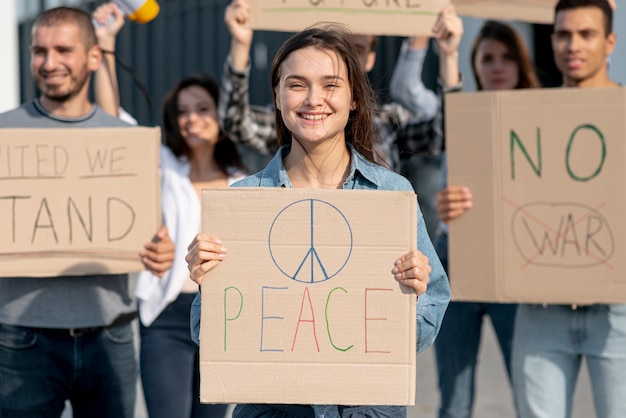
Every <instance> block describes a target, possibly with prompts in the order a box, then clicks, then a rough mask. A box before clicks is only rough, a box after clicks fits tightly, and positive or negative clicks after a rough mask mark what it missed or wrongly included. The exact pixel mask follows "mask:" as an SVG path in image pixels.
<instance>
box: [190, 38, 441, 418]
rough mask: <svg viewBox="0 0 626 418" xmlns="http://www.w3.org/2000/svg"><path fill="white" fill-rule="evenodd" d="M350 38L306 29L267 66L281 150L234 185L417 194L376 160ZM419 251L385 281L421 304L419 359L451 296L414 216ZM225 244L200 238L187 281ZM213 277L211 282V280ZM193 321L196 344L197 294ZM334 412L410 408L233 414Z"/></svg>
mask: <svg viewBox="0 0 626 418" xmlns="http://www.w3.org/2000/svg"><path fill="white" fill-rule="evenodd" d="M348 35H349V33H348V32H347V31H346V30H344V29H341V28H338V27H336V26H329V27H316V28H309V29H307V30H305V31H303V32H300V33H298V34H296V35H294V36H292V37H291V38H290V39H288V40H287V41H286V42H285V43H284V44H283V46H282V47H281V48H280V50H279V51H278V53H277V54H276V57H275V58H274V61H273V63H272V69H271V83H272V91H273V94H274V102H275V105H276V110H275V116H276V126H277V133H278V138H279V142H280V143H281V147H280V149H279V150H278V152H277V153H276V155H275V156H274V158H273V159H272V161H271V162H270V163H269V164H268V166H267V167H266V168H265V169H264V170H262V171H261V172H259V173H257V174H255V175H253V176H250V177H248V178H246V179H245V180H243V181H240V182H238V183H236V185H237V186H243V187H260V186H263V187H296V188H309V189H381V190H411V191H412V190H413V189H412V187H411V185H410V183H409V182H408V181H407V180H406V179H405V178H403V177H401V176H400V175H398V174H395V173H393V172H392V171H390V170H388V169H385V168H383V167H382V166H380V165H378V164H376V163H375V162H374V161H375V160H374V141H375V128H374V124H373V122H372V113H373V112H372V106H373V105H374V100H373V94H372V90H371V87H370V85H369V83H368V81H367V78H366V74H365V72H364V71H363V70H362V69H361V67H360V64H359V60H358V56H357V54H356V53H355V48H354V46H353V45H352V43H351V42H350V40H349V39H350V37H349V36H348ZM373 244H374V243H373ZM416 244H417V248H416V249H414V250H412V251H409V252H408V253H406V254H403V255H400V256H399V258H398V259H397V260H396V262H395V264H394V265H393V266H389V271H390V275H389V278H388V280H397V281H398V282H400V283H401V284H403V285H405V286H407V287H410V288H412V289H413V290H414V291H415V293H416V295H418V296H419V298H418V303H417V321H416V327H417V336H418V341H419V342H418V345H417V351H418V352H419V351H422V350H424V349H425V348H426V347H428V346H430V345H431V344H432V342H433V341H434V339H435V337H436V335H437V332H438V330H439V325H440V324H441V320H442V318H443V313H444V311H445V308H446V306H447V303H448V301H449V298H450V293H449V292H450V289H449V286H448V281H447V279H446V276H445V273H444V271H443V268H442V267H441V263H440V262H439V259H438V258H437V255H436V253H435V251H434V248H433V246H432V243H431V242H430V239H429V237H428V233H427V232H426V228H425V224H424V219H423V217H422V214H421V212H419V209H418V242H417V243H416ZM227 245H228V243H227V242H226V243H222V242H221V241H220V240H219V239H218V238H217V237H212V236H208V235H204V234H199V235H197V236H196V238H195V239H194V240H193V242H192V243H191V244H190V246H189V253H188V255H187V261H188V263H189V266H188V267H189V271H190V272H191V278H192V279H193V280H195V281H196V282H197V283H198V284H201V283H202V277H203V275H204V274H205V273H207V272H209V271H210V270H212V269H213V268H214V267H215V266H216V265H217V264H218V263H219V262H220V261H221V260H223V259H224V258H225V257H226V256H227V255H226V250H225V247H226V246H227ZM210 277H211V275H210V274H209V275H207V280H210ZM191 315H192V323H191V325H192V334H193V336H194V338H196V340H197V338H198V334H199V327H200V296H199V295H198V296H197V297H196V300H195V301H194V304H193V306H192V312H191ZM320 384H323V382H320ZM339 414H341V416H343V417H348V416H352V415H357V414H358V415H359V416H377V417H402V416H406V408H405V407H401V406H373V407H342V406H336V405H326V406H318V405H316V406H309V405H266V404H262V405H238V406H237V407H236V408H235V411H234V414H233V416H234V417H235V418H239V417H244V416H245V417H258V416H274V415H276V416H298V417H300V416H301V417H305V416H306V417H313V416H325V417H327V418H333V417H334V418H336V417H338V416H339Z"/></svg>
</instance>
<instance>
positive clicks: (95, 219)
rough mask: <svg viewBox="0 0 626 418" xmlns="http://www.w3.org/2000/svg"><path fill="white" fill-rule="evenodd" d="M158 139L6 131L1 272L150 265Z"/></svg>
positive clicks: (0, 173) (1, 157) (1, 144)
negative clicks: (145, 251)
mask: <svg viewBox="0 0 626 418" xmlns="http://www.w3.org/2000/svg"><path fill="white" fill-rule="evenodd" d="M159 144H160V131H159V129H158V128H138V127H129V128H97V129H45V130H44V129H0V223H1V224H2V226H1V227H0V231H2V232H1V233H0V276H3V277H21V276H30V277H35V276H37V277H48V276H57V275H84V274H99V273H105V274H113V273H127V272H133V271H140V270H143V269H144V267H143V264H142V263H141V261H140V260H139V255H138V253H139V251H140V250H141V249H142V248H143V245H144V244H145V243H146V242H147V241H149V240H150V238H151V237H152V236H153V235H154V234H155V233H156V231H157V230H158V228H159V225H160V224H161V209H160V207H161V204H160V187H159Z"/></svg>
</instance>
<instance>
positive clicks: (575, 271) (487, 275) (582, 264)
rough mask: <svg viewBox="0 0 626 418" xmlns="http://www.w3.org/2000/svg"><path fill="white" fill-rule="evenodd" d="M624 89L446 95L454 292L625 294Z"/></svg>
mask: <svg viewBox="0 0 626 418" xmlns="http://www.w3.org/2000/svg"><path fill="white" fill-rule="evenodd" d="M625 93H626V89H624V88H605V89H580V88H579V89H565V88H562V89H538V90H513V91H502V92H480V93H459V94H449V95H447V97H446V135H447V136H446V141H447V143H446V144H447V152H448V163H449V164H448V170H449V178H448V183H449V184H451V185H467V186H469V187H470V190H471V192H472V195H473V202H474V205H473V207H472V209H470V210H469V211H468V212H467V213H465V214H463V216H461V217H459V218H458V219H455V220H453V221H452V222H451V223H450V254H449V262H450V270H449V273H450V274H449V277H450V283H451V287H452V297H453V299H454V300H469V301H491V302H525V303H554V304H591V303H618V302H621V303H624V302H626V257H625V255H626V253H625V251H626V222H625V221H624V215H623V213H624V208H626V194H625V193H624V179H626V141H625V139H626V126H625V124H624V114H626V94H625Z"/></svg>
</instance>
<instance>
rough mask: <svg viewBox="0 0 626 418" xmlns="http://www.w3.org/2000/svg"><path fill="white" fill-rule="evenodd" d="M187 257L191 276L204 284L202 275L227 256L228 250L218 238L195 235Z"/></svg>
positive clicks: (200, 283)
mask: <svg viewBox="0 0 626 418" xmlns="http://www.w3.org/2000/svg"><path fill="white" fill-rule="evenodd" d="M188 250H189V252H188V253H187V256H186V257H185V261H187V267H188V268H189V277H190V278H191V280H193V281H194V282H196V283H198V285H202V277H203V276H204V275H205V274H206V273H207V272H208V271H210V270H212V269H213V268H214V267H215V266H217V265H218V263H219V262H220V261H222V260H223V259H224V257H226V253H227V252H228V250H227V249H226V248H225V247H224V246H222V241H220V240H219V239H218V238H215V237H210V236H208V235H205V234H198V235H196V236H195V237H194V239H193V241H192V242H191V244H189V247H188Z"/></svg>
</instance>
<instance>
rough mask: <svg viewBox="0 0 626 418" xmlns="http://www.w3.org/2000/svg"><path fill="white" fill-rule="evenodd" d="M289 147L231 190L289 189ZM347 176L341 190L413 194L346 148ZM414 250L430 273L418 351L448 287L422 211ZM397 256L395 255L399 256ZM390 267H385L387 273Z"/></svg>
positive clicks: (330, 411)
mask: <svg viewBox="0 0 626 418" xmlns="http://www.w3.org/2000/svg"><path fill="white" fill-rule="evenodd" d="M289 150H290V146H289V145H283V146H282V147H281V148H280V149H279V150H278V152H277V153H276V155H275V156H274V158H272V160H271V161H270V162H269V164H268V165H267V167H265V169H263V170H261V171H259V172H258V173H256V174H253V175H251V176H248V177H246V178H245V179H243V180H240V181H238V182H236V183H234V184H233V185H232V186H231V187H292V186H291V181H290V180H289V177H288V176H287V170H286V169H285V166H284V165H283V158H284V157H285V156H286V155H287V154H289ZM350 152H351V157H352V158H351V162H350V174H349V175H348V178H347V179H346V181H345V183H344V184H343V188H344V189H366V190H397V191H414V190H413V186H411V183H410V182H409V181H408V180H407V179H406V178H404V177H402V176H401V175H399V174H396V173H394V172H393V171H391V170H388V169H386V168H384V167H381V166H379V165H377V164H373V163H371V162H369V161H367V160H366V159H365V158H364V157H363V156H362V155H361V154H359V153H358V152H356V151H355V150H354V149H353V148H352V147H351V146H350ZM417 212H418V213H417V216H418V221H417V248H418V249H419V250H420V251H421V252H422V253H424V254H425V255H426V256H427V257H428V259H429V262H430V266H431V268H432V272H431V273H430V281H429V283H428V288H427V290H426V293H424V294H422V295H421V296H420V297H419V298H418V300H417V318H416V327H417V328H416V331H417V334H416V335H417V347H416V352H418V353H419V352H421V351H423V350H425V349H426V348H428V347H430V346H431V345H432V343H433V342H434V341H435V337H437V333H438V332H439V328H440V327H441V321H442V320H443V315H444V313H445V311H446V308H447V306H448V302H449V301H450V285H449V283H448V278H447V276H446V273H445V272H444V270H443V267H442V266H441V262H440V261H439V258H438V257H437V254H436V253H435V249H434V248H433V244H432V242H431V241H430V237H429V236H428V232H427V231H426V224H425V223H424V218H423V216H422V212H421V211H420V210H419V206H418V209H417ZM400 255H401V254H398V256H400ZM391 267H392V266H389V269H390V270H391ZM199 335H200V294H198V295H197V296H196V298H195V299H194V301H193V304H192V306H191V338H192V339H193V340H194V341H195V342H196V343H197V344H200V342H199ZM313 409H314V410H315V415H316V416H317V417H325V418H333V417H336V416H339V414H338V413H337V409H336V408H333V407H331V408H329V406H317V405H316V406H313Z"/></svg>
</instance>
